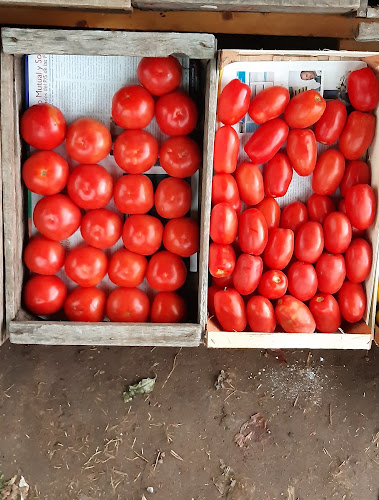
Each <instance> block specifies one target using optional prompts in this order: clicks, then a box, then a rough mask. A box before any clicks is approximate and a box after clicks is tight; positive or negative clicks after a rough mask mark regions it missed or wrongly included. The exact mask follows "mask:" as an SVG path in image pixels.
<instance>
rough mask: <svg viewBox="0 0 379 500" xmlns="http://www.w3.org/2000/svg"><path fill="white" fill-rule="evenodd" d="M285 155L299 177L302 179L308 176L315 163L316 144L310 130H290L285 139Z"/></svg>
mask: <svg viewBox="0 0 379 500" xmlns="http://www.w3.org/2000/svg"><path fill="white" fill-rule="evenodd" d="M287 154H288V157H289V159H290V162H291V164H292V166H293V169H294V170H295V171H296V172H297V173H298V174H299V175H301V176H302V177H306V176H307V175H310V174H311V173H312V172H313V170H314V169H315V167H316V161H317V143H316V138H315V135H314V133H313V132H312V130H310V129H293V130H290V131H289V134H288V139H287Z"/></svg>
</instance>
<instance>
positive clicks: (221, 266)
mask: <svg viewBox="0 0 379 500" xmlns="http://www.w3.org/2000/svg"><path fill="white" fill-rule="evenodd" d="M235 265H236V254H235V251H234V250H233V247H232V245H219V244H218V243H213V242H212V243H211V244H210V245H209V272H210V273H211V275H212V276H213V277H214V278H226V277H227V276H230V275H231V274H232V272H233V271H234V267H235Z"/></svg>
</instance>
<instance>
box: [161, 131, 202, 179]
mask: <svg viewBox="0 0 379 500" xmlns="http://www.w3.org/2000/svg"><path fill="white" fill-rule="evenodd" d="M159 161H160V164H161V167H162V168H163V169H164V170H165V171H166V172H167V173H168V174H169V175H171V176H172V177H179V178H180V179H184V178H185V177H191V175H193V174H194V173H195V172H196V171H197V170H198V169H199V166H200V164H201V151H200V148H199V146H198V145H197V143H196V142H195V141H194V140H193V139H191V137H186V136H178V137H170V138H169V139H167V141H165V142H164V143H163V144H162V147H161V149H160V151H159Z"/></svg>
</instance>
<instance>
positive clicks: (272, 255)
mask: <svg viewBox="0 0 379 500" xmlns="http://www.w3.org/2000/svg"><path fill="white" fill-rule="evenodd" d="M293 247H294V234H293V231H292V230H291V229H283V228H279V227H276V228H274V229H271V230H270V231H269V233H268V241H267V245H266V248H265V250H264V253H263V261H264V263H265V264H266V266H267V267H270V268H271V269H279V270H281V269H284V268H285V267H286V266H287V265H288V264H289V262H290V260H291V258H292V255H293Z"/></svg>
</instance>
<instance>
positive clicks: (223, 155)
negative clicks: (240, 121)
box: [213, 125, 240, 174]
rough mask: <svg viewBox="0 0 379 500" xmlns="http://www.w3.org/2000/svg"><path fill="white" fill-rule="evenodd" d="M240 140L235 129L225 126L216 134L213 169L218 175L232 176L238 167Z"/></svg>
mask: <svg viewBox="0 0 379 500" xmlns="http://www.w3.org/2000/svg"><path fill="white" fill-rule="evenodd" d="M239 147H240V140H239V138H238V134H237V132H236V131H235V130H234V128H233V127H230V126H229V125H225V126H224V127H221V128H219V129H218V130H217V132H216V134H215V143H214V156H213V168H214V170H215V172H217V173H225V174H232V173H233V172H234V171H235V169H236V167H237V159H238V152H239Z"/></svg>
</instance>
